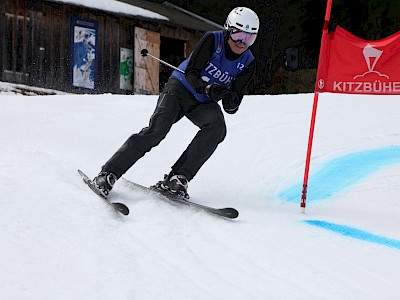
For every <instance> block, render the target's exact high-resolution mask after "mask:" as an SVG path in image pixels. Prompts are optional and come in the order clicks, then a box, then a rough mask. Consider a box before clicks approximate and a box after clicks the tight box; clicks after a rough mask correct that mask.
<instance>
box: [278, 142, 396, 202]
mask: <svg viewBox="0 0 400 300" xmlns="http://www.w3.org/2000/svg"><path fill="white" fill-rule="evenodd" d="M398 163H400V146H389V147H385V148H379V149H372V150H366V151H361V152H355V153H350V154H348V155H345V156H342V157H339V158H336V159H333V160H331V161H329V162H327V163H325V164H324V165H323V166H322V168H321V169H320V170H319V171H317V172H316V173H315V174H313V175H311V176H310V177H309V180H308V192H307V202H312V201H315V200H324V199H327V198H329V197H331V196H332V195H333V194H335V193H337V192H340V191H342V190H345V189H347V188H349V187H350V186H352V185H354V184H355V183H357V182H359V181H360V180H362V179H364V178H365V177H367V176H370V175H371V174H372V173H374V172H376V171H378V170H380V169H381V168H383V167H386V166H389V165H393V164H398ZM302 187H303V183H299V184H296V185H295V186H292V187H290V188H288V189H287V190H285V191H282V192H281V193H280V194H279V195H278V198H279V199H283V200H285V201H290V202H298V201H300V200H299V199H300V197H301V191H302Z"/></svg>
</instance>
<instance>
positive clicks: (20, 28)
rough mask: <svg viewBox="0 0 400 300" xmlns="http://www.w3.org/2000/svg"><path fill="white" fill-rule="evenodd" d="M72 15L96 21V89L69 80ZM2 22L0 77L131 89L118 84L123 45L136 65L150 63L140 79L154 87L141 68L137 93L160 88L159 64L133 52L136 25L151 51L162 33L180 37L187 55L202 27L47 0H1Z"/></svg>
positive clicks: (99, 89)
mask: <svg viewBox="0 0 400 300" xmlns="http://www.w3.org/2000/svg"><path fill="white" fill-rule="evenodd" d="M72 17H79V18H83V19H90V20H96V21H97V22H98V32H97V44H96V46H97V49H96V63H97V77H96V83H97V85H96V89H95V90H89V89H80V88H76V87H73V86H72V83H71V63H72V62H71V53H72V51H71V19H72ZM0 24H1V26H0V80H2V81H9V82H14V83H21V84H27V85H33V86H39V87H44V88H50V89H57V90H62V91H66V92H74V93H106V92H111V93H120V94H131V93H133V91H129V90H121V89H120V48H121V47H123V48H128V49H132V50H134V51H135V53H134V55H135V65H137V66H139V68H149V69H148V70H146V72H147V73H148V75H146V76H150V77H148V78H147V80H144V81H146V82H147V81H149V82H150V81H151V82H152V84H153V85H154V88H153V87H152V88H150V87H149V86H148V85H147V86H144V85H143V84H142V83H140V82H143V79H140V78H143V74H144V73H143V72H142V73H140V72H137V73H136V72H135V73H134V76H137V77H138V78H139V79H140V80H139V82H138V83H137V84H136V81H135V78H134V82H135V86H136V89H135V91H136V93H141V92H143V93H149V92H151V93H158V88H157V86H158V81H157V80H158V79H157V78H158V71H159V68H158V67H157V66H156V64H155V62H149V63H148V64H147V65H143V58H142V57H141V56H140V55H138V54H137V53H136V52H137V50H138V48H140V47H139V46H137V45H136V43H137V41H135V28H136V32H137V33H138V32H142V33H141V34H142V37H143V33H144V34H145V36H146V39H147V40H148V41H150V44H149V45H150V46H151V47H152V51H153V50H154V53H158V54H159V51H160V36H165V37H170V38H174V39H178V40H184V41H185V42H186V53H185V56H186V57H187V56H188V55H189V54H190V52H191V50H192V49H193V45H195V43H196V42H197V41H198V40H199V39H200V37H201V33H200V32H194V31H190V30H186V29H183V28H177V27H175V26H170V25H166V24H161V23H157V22H153V21H151V22H149V21H146V20H141V19H134V18H128V17H126V16H116V15H113V14H111V13H106V12H102V11H99V10H94V9H89V8H85V7H78V6H72V5H69V4H64V3H59V2H52V1H45V0H38V1H29V0H3V1H1V2H0ZM3 25H4V26H3ZM10 28H12V35H11V34H10ZM157 51H158V52H157ZM153 55H154V54H153ZM139 59H140V61H139ZM148 61H150V60H148ZM142 71H143V70H142ZM146 72H145V73H146ZM149 78H152V80H148V79H149Z"/></svg>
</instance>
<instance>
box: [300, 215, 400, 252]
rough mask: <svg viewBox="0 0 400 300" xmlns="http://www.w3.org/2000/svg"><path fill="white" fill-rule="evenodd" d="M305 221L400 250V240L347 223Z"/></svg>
mask: <svg viewBox="0 0 400 300" xmlns="http://www.w3.org/2000/svg"><path fill="white" fill-rule="evenodd" d="M304 222H305V223H307V224H309V225H312V226H317V227H321V228H323V229H326V230H329V231H333V232H335V233H339V234H341V235H344V236H348V237H351V238H354V239H357V240H361V241H366V242H370V243H374V244H379V245H383V246H386V247H390V248H394V249H397V250H400V240H395V239H391V238H386V237H382V236H379V235H375V234H373V233H370V232H367V231H364V230H361V229H357V228H353V227H350V226H346V225H340V224H334V223H329V222H326V221H320V220H305V221H304Z"/></svg>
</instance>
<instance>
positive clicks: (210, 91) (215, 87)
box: [204, 83, 230, 101]
mask: <svg viewBox="0 0 400 300" xmlns="http://www.w3.org/2000/svg"><path fill="white" fill-rule="evenodd" d="M229 92H230V89H229V87H226V86H223V85H220V84H218V83H212V84H209V85H207V86H206V87H205V89H204V94H206V95H207V96H208V97H210V98H211V99H213V100H216V101H218V100H221V99H222V98H223V97H225V96H226V95H227V94H229Z"/></svg>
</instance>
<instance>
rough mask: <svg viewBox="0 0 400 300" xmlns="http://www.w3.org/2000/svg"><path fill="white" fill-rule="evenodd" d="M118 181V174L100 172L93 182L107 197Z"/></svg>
mask: <svg viewBox="0 0 400 300" xmlns="http://www.w3.org/2000/svg"><path fill="white" fill-rule="evenodd" d="M116 181H117V176H115V175H114V174H113V173H107V172H100V173H99V175H97V176H96V177H95V178H94V179H93V183H94V184H95V185H96V187H97V188H98V189H99V191H100V192H101V194H102V195H103V196H105V197H107V196H108V194H109V193H110V191H111V190H112V188H113V186H114V184H115V182H116Z"/></svg>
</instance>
